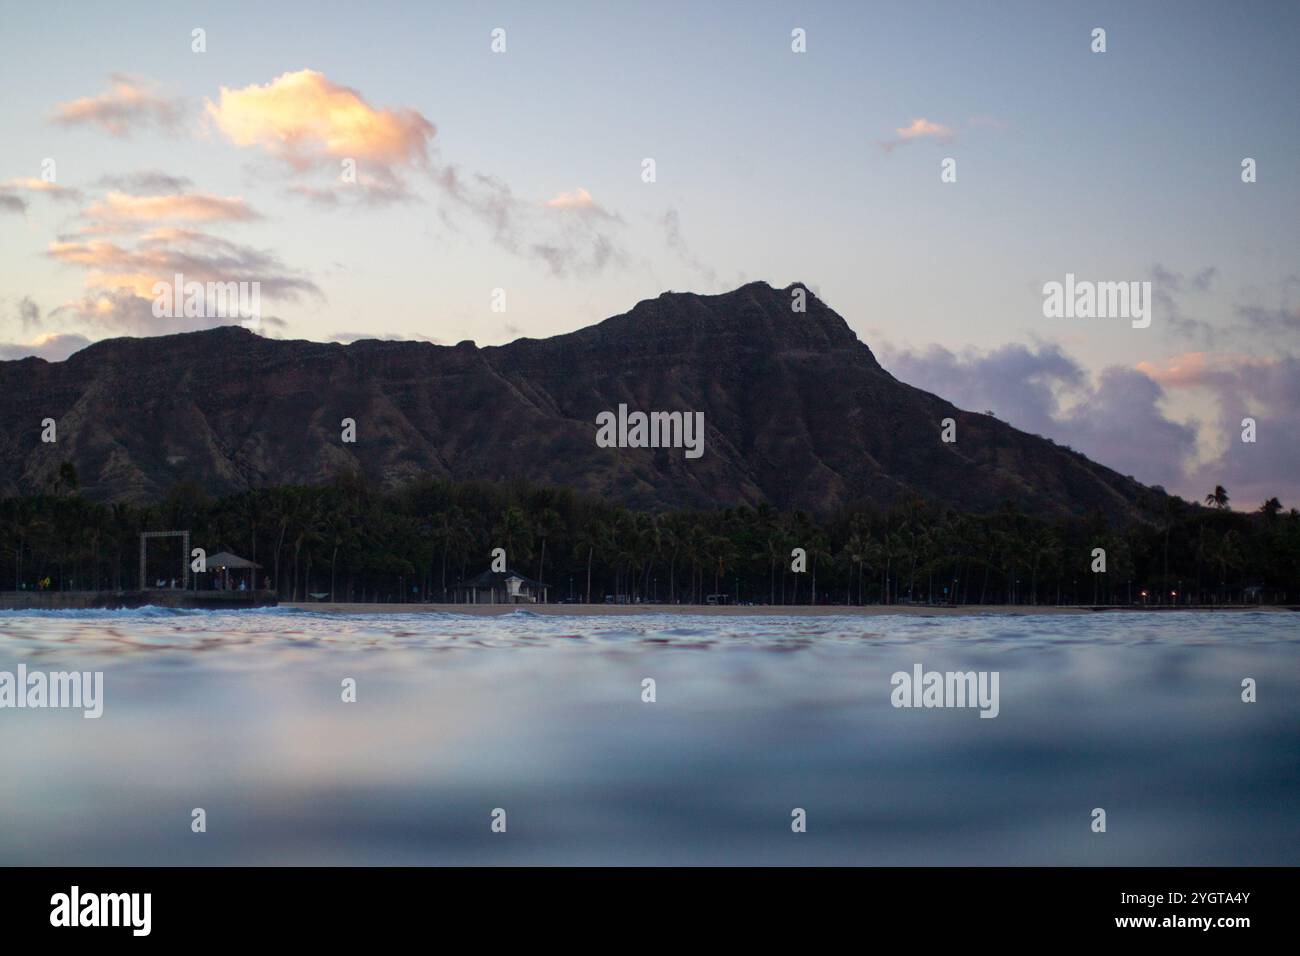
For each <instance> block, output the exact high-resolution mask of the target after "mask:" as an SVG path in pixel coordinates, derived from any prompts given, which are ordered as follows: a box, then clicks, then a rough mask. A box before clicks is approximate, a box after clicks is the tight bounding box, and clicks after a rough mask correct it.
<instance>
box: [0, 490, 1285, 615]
mask: <svg viewBox="0 0 1300 956" xmlns="http://www.w3.org/2000/svg"><path fill="white" fill-rule="evenodd" d="M1207 501H1208V502H1209V503H1210V505H1211V507H1208V508H1206V507H1201V506H1199V505H1194V504H1189V503H1187V502H1184V501H1182V500H1181V499H1178V498H1166V499H1162V501H1161V502H1160V503H1156V502H1154V501H1153V503H1152V507H1151V508H1150V513H1151V514H1153V515H1158V516H1159V517H1158V518H1157V519H1156V520H1154V521H1152V522H1150V523H1146V522H1137V523H1133V524H1131V525H1129V526H1126V527H1117V526H1115V525H1114V524H1113V523H1112V522H1110V521H1108V520H1107V518H1106V517H1105V516H1103V515H1101V514H1093V515H1091V516H1089V517H1087V518H1083V519H1071V520H1055V521H1049V520H1042V519H1036V518H1031V517H1029V516H1027V515H1024V514H1021V513H1020V512H1018V511H1017V510H1016V508H1015V507H1014V505H1012V504H1010V503H1004V504H1003V506H1002V507H1001V508H1000V509H998V510H997V511H995V512H993V513H989V514H962V513H958V512H956V511H954V510H952V509H951V508H947V507H943V506H939V505H935V504H933V503H930V502H926V501H923V500H921V499H919V498H913V499H911V500H907V501H904V502H901V503H899V504H896V505H894V506H892V507H889V508H887V509H882V508H879V507H876V506H874V505H872V504H863V505H860V506H855V507H846V508H843V509H841V510H839V511H837V512H835V513H833V514H828V515H822V516H813V515H809V514H806V513H804V512H802V511H789V512H781V511H777V510H775V509H773V508H771V507H769V506H768V505H760V506H758V507H757V508H747V507H740V508H727V509H719V510H714V511H667V512H660V513H648V512H638V511H631V510H628V509H627V508H625V507H623V506H621V505H618V504H615V503H611V502H609V501H607V500H604V499H599V498H593V497H588V496H584V495H581V494H578V493H576V492H574V491H572V490H569V489H564V488H553V487H540V486H536V485H529V484H525V483H522V482H515V483H453V482H448V481H425V482H419V483H415V484H412V485H409V486H407V487H405V488H403V489H401V490H398V491H380V490H378V489H376V488H374V487H372V486H370V485H368V484H367V483H366V482H365V481H364V480H363V479H361V478H360V477H358V476H356V475H345V476H342V477H339V478H338V479H336V480H335V481H332V482H330V483H328V484H324V485H314V486H298V485H291V486H283V487H274V488H262V489H257V490H252V491H246V492H243V493H240V494H236V495H231V496H227V497H223V498H219V499H215V500H214V499H212V498H210V497H209V496H208V495H207V494H205V492H204V491H203V489H202V488H200V487H199V486H197V485H195V484H192V483H182V484H178V485H176V486H174V487H173V488H172V489H171V490H170V492H169V493H168V494H167V495H166V497H165V498H164V499H163V500H162V501H160V502H158V503H157V504H156V505H153V506H150V507H136V506H132V505H126V504H115V505H103V504H96V503H93V502H90V501H88V500H85V499H84V498H82V497H81V496H80V495H79V494H78V491H77V481H76V475H75V472H74V471H71V470H67V471H60V473H59V480H58V482H57V487H56V488H54V491H53V493H52V494H46V495H40V496H33V497H23V498H9V499H6V500H4V501H3V502H0V546H2V548H3V551H2V552H0V580H2V581H4V582H5V586H6V587H7V586H10V585H11V586H12V587H14V588H15V589H22V588H26V589H30V588H33V587H36V586H37V582H38V581H43V579H44V578H46V577H48V578H49V579H50V582H51V583H50V585H49V586H50V587H52V588H55V589H59V590H132V589H134V588H135V587H136V586H137V576H138V563H137V562H138V535H139V533H140V532H141V531H145V530H173V529H188V530H190V531H191V532H192V544H193V546H195V547H202V548H204V549H205V550H206V551H207V552H208V553H209V554H213V553H216V552H217V551H220V550H226V551H232V552H235V553H237V554H240V555H242V556H244V557H247V558H251V559H252V560H254V561H257V562H258V563H259V564H261V565H262V570H261V571H259V572H258V584H259V585H261V584H262V583H263V581H269V583H270V585H271V587H273V588H274V590H275V591H276V592H277V593H278V595H279V596H280V598H281V599H282V600H286V601H303V600H306V599H307V596H308V595H309V594H313V593H315V594H321V593H324V594H328V595H329V596H330V598H329V599H331V600H335V601H364V602H371V601H382V602H396V601H441V600H443V599H444V597H445V596H446V595H447V594H448V593H449V590H450V588H451V586H452V585H453V584H454V583H455V582H456V581H459V580H462V579H464V578H466V577H469V576H471V575H473V574H476V573H478V572H480V571H483V570H485V569H486V568H487V566H488V563H489V560H490V552H491V550H492V549H493V548H497V547H501V548H505V549H506V553H507V560H508V562H509V565H510V566H511V567H513V568H517V569H519V570H520V571H524V572H525V573H532V572H534V571H535V572H536V574H537V576H538V577H539V578H541V579H543V580H546V581H547V583H548V584H549V585H550V598H551V600H552V601H577V602H581V601H595V602H597V603H600V602H602V601H605V600H612V601H620V602H630V603H639V602H669V603H704V602H705V601H706V600H707V599H708V596H709V595H724V596H725V599H726V600H728V601H731V602H741V603H754V604H773V605H781V604H838V605H846V604H880V603H883V604H898V603H918V604H1031V605H1032V604H1095V605H1141V604H1165V605H1167V604H1172V603H1177V604H1218V603H1288V602H1294V601H1296V600H1297V593H1296V592H1297V590H1298V589H1300V513H1298V512H1297V511H1296V510H1295V509H1291V510H1289V511H1287V510H1284V509H1283V508H1282V505H1281V503H1280V502H1279V501H1278V500H1277V499H1276V498H1270V499H1269V500H1268V501H1266V502H1264V504H1263V505H1262V506H1261V508H1260V509H1259V510H1258V511H1256V512H1253V513H1243V512H1238V511H1232V510H1230V509H1229V508H1228V506H1227V503H1228V495H1227V492H1226V491H1225V490H1224V489H1222V488H1221V487H1220V488H1216V489H1215V491H1214V492H1213V493H1212V494H1211V495H1208V496H1207ZM163 547H165V546H163V545H160V546H159V548H163ZM796 547H799V548H803V549H804V550H805V552H806V555H807V570H806V572H804V573H800V574H795V573H792V572H791V570H790V567H791V550H792V549H794V548H796ZM1099 547H1100V548H1104V549H1105V552H1106V573H1104V574H1094V573H1093V571H1092V562H1093V554H1092V552H1093V549H1094V548H1099ZM173 548H174V546H173ZM161 560H163V558H161V557H158V556H156V555H155V554H154V553H153V552H151V557H150V562H151V563H150V567H151V568H153V567H155V566H160V565H158V562H159V561H161ZM166 560H167V561H170V562H171V563H170V564H169V565H168V567H169V568H174V569H179V567H180V564H179V561H180V557H179V552H177V553H176V554H174V555H172V556H171V557H168V558H166ZM175 573H177V572H176V571H175V570H170V571H164V574H167V575H170V574H175Z"/></svg>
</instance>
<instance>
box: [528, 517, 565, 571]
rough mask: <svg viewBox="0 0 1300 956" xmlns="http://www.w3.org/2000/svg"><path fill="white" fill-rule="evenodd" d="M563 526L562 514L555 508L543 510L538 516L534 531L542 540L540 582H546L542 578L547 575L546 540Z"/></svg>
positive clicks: (539, 569) (539, 561) (539, 568)
mask: <svg viewBox="0 0 1300 956" xmlns="http://www.w3.org/2000/svg"><path fill="white" fill-rule="evenodd" d="M561 526H562V522H561V520H560V514H559V512H557V511H556V510H555V509H554V508H543V509H542V513H541V514H539V515H538V516H537V523H536V526H535V529H534V530H535V531H536V533H537V537H539V538H541V540H542V554H541V557H540V558H539V559H538V561H537V580H539V581H545V580H546V578H544V577H543V576H542V575H543V574H545V573H546V539H547V538H549V537H550V536H551V535H553V534H555V532H557V531H559V530H560V527H561Z"/></svg>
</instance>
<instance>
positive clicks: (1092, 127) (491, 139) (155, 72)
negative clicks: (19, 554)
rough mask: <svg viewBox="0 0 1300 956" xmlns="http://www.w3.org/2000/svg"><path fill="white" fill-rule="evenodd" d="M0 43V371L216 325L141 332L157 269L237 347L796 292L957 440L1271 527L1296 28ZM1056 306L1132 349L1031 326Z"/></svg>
mask: <svg viewBox="0 0 1300 956" xmlns="http://www.w3.org/2000/svg"><path fill="white" fill-rule="evenodd" d="M0 16H2V18H3V22H4V29H3V31H0V88H2V89H3V90H4V91H5V93H4V96H3V97H2V98H0V143H3V147H2V148H0V358H3V359H13V358H20V357H23V356H26V355H37V356H40V357H43V358H46V359H48V360H51V361H55V360H60V359H62V358H64V357H66V356H67V355H68V354H70V353H71V352H73V351H75V350H76V349H78V348H81V347H84V346H85V345H86V344H88V343H90V342H93V341H96V340H99V339H102V338H109V337H116V336H121V335H156V334H165V333H170V332H176V331H188V330H191V329H194V328H200V327H205V326H208V325H214V324H227V323H229V322H230V321H232V319H231V318H229V317H219V316H218V317H212V318H205V317H197V318H195V317H191V318H185V317H184V316H180V317H175V318H173V317H168V316H162V317H157V316H155V314H154V311H155V310H154V309H153V305H154V300H155V298H156V295H155V292H154V284H155V283H156V282H157V281H159V280H170V279H171V277H172V276H173V275H174V274H175V273H176V272H181V273H183V274H184V275H185V276H186V277H187V278H190V279H196V280H198V281H238V280H245V281H250V282H253V281H256V282H258V283H259V288H260V294H261V309H260V313H261V321H260V323H259V324H258V326H257V331H259V332H260V333H261V334H264V335H270V336H275V337H281V338H303V339H312V340H320V341H327V340H333V341H343V342H346V341H352V340H355V339H357V338H361V337H389V338H402V339H425V340H430V341H434V342H438V343H442V344H447V345H451V344H455V343H456V342H459V341H461V340H465V339H472V340H474V341H475V342H477V343H478V344H479V345H490V344H500V343H504V342H508V341H511V340H513V339H516V338H519V337H521V336H528V337H534V338H539V337H544V336H549V335H554V334H558V333H562V332H568V331H572V330H574V329H577V328H581V327H583V326H586V325H590V324H592V323H594V322H598V321H600V320H601V319H603V318H606V317H608V316H610V315H616V314H620V313H623V312H626V311H628V310H629V309H631V308H632V306H633V305H635V304H636V302H638V301H640V300H642V299H646V298H653V297H655V296H657V295H659V294H660V293H662V292H664V291H667V290H675V291H692V292H698V293H706V294H707V293H719V292H724V291H728V290H730V289H732V288H735V287H736V286H739V285H741V284H744V283H746V282H750V281H754V280H760V279H761V280H765V281H767V282H770V283H771V284H772V285H774V286H777V287H783V286H785V285H788V284H789V283H791V282H796V281H798V282H803V283H806V284H807V285H808V286H809V287H810V288H812V289H813V290H814V291H815V292H816V293H817V295H818V296H819V297H820V298H822V299H823V300H824V301H825V302H826V303H827V304H828V305H830V306H831V307H832V308H833V309H835V310H836V311H837V312H838V313H840V314H841V315H842V316H844V318H845V319H846V321H847V322H848V323H849V325H850V326H851V327H852V328H853V329H854V331H855V332H856V333H857V334H858V335H859V337H860V338H861V339H862V340H863V341H864V342H866V343H867V344H868V345H870V346H871V347H872V349H873V350H874V351H875V353H876V355H877V357H878V358H879V359H880V361H881V363H882V364H883V365H884V366H885V368H887V369H888V370H890V371H891V372H892V373H893V374H895V375H896V376H897V377H899V378H900V379H902V380H903V381H906V382H909V383H911V384H914V385H917V386H919V387H922V388H925V389H926V390H928V391H933V392H936V393H938V394H940V395H943V396H944V397H945V398H948V399H949V400H951V401H953V402H954V403H956V404H957V405H959V406H961V407H964V408H969V409H972V410H975V411H983V410H986V409H987V410H991V411H993V412H994V413H995V414H997V415H998V416H999V417H1000V418H1002V419H1004V420H1006V421H1008V422H1010V423H1011V424H1013V425H1016V426H1017V427H1021V428H1024V429H1026V430H1028V431H1033V432H1035V433H1038V434H1042V435H1046V436H1048V437H1051V438H1053V439H1055V440H1057V441H1059V442H1062V443H1065V444H1069V445H1071V446H1072V447H1074V448H1076V449H1078V450H1079V451H1082V452H1084V453H1085V454H1088V455H1089V456H1091V457H1093V458H1095V459H1097V460H1098V461H1100V462H1102V463H1104V464H1106V465H1109V466H1111V467H1113V468H1115V469H1116V470H1118V471H1120V472H1122V473H1124V474H1131V475H1133V476H1134V477H1136V478H1138V479H1139V480H1141V481H1144V482H1147V483H1151V484H1160V485H1163V486H1164V487H1166V488H1168V489H1169V490H1171V491H1175V492H1178V493H1180V494H1183V495H1184V496H1187V497H1192V498H1195V499H1198V500H1199V499H1201V498H1203V497H1204V495H1205V494H1206V493H1207V492H1209V491H1210V490H1211V489H1212V488H1213V487H1214V485H1215V484H1223V485H1224V486H1225V487H1227V489H1228V491H1229V494H1230V495H1231V498H1232V505H1233V507H1236V508H1243V509H1254V508H1257V507H1258V506H1259V504H1260V503H1261V502H1262V501H1263V500H1264V499H1265V498H1266V497H1269V496H1273V495H1276V496H1279V497H1280V498H1281V499H1282V502H1283V504H1284V505H1286V506H1288V507H1290V506H1295V505H1300V450H1298V449H1300V444H1298V443H1297V441H1296V435H1297V429H1298V428H1300V255H1298V252H1297V250H1300V241H1298V240H1300V185H1298V183H1300V95H1297V91H1298V90H1300V57H1298V56H1297V54H1296V48H1297V40H1300V4H1296V3H1290V2H1285V3H1262V2H1261V3H1247V4H1240V3H1228V2H1222V3H1197V2H1170V3H1160V2H1142V3H1132V2H1127V3H1114V4H1106V3H1101V4H1098V3H1093V4H1087V5H1083V4H1076V5H1067V4H1043V3H998V4H970V3H959V2H939V3H924V2H899V3H867V2H854V3H848V2H845V3H806V4H804V3H746V4H740V3H711V4H700V3H665V2H654V3H638V2H633V0H628V2H620V3H617V4H604V3H590V4H588V3H576V2H575V3H571V2H559V3H549V4H538V3H524V4H487V3H463V4H460V3H438V4H427V3H409V4H403V3H367V4H355V3H312V4H305V3H292V2H284V3H275V4H268V3H259V4H245V3H222V4H205V3H196V4H167V5H162V4H128V5H100V4H90V3H63V4H60V3H43V4H27V3H22V4H19V3H14V2H10V0H0ZM1097 28H1101V29H1104V30H1105V46H1106V49H1105V51H1104V52H1095V51H1094V50H1093V46H1094V45H1095V42H1096V41H1095V40H1094V36H1093V31H1094V30H1095V29H1097ZM195 30H201V31H202V34H201V35H200V36H201V39H202V43H201V44H198V43H197V41H196V39H195V32H194V31H195ZM796 30H798V31H802V34H801V36H802V38H803V43H802V46H803V48H804V49H803V51H802V52H796V50H795V49H794V47H795V46H798V45H800V44H799V43H798V38H797V37H795V36H794V35H793V32H794V31H796ZM496 31H504V32H503V33H502V32H496ZM196 45H201V46H202V47H203V49H202V51H198V50H196V49H195V47H196ZM494 46H495V47H496V49H494ZM1246 158H1250V159H1253V160H1254V161H1255V181H1254V182H1249V183H1247V182H1243V173H1242V163H1243V160H1244V159H1246ZM648 159H649V160H653V176H652V177H651V176H649V175H648V174H647V166H646V160H648ZM946 159H952V160H955V171H956V181H955V182H944V181H942V178H941V171H942V163H943V161H944V160H946ZM349 163H351V164H352V165H351V167H349V165H348V164H349ZM349 177H350V178H349ZM1067 273H1070V274H1074V275H1076V276H1077V277H1079V278H1080V279H1087V280H1093V281H1098V282H1110V281H1114V282H1119V281H1126V282H1127V281H1134V282H1136V281H1145V282H1150V283H1151V289H1152V298H1153V303H1152V321H1151V324H1150V326H1149V327H1148V328H1134V327H1133V326H1132V323H1130V322H1129V321H1127V320H1126V319H1123V318H1118V319H1117V318H1048V317H1045V316H1044V312H1043V300H1044V294H1043V286H1044V284H1045V283H1048V282H1052V281H1058V282H1063V281H1064V280H1065V276H1066V274H1067ZM235 320H238V317H236V319H235ZM794 320H795V318H794V316H792V321H794ZM1246 417H1250V418H1252V419H1254V420H1255V422H1256V426H1255V429H1256V431H1255V438H1256V440H1255V441H1254V442H1243V441H1242V440H1241V435H1242V430H1243V429H1242V425H1241V422H1242V419H1243V418H1246Z"/></svg>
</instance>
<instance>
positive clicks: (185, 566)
mask: <svg viewBox="0 0 1300 956" xmlns="http://www.w3.org/2000/svg"><path fill="white" fill-rule="evenodd" d="M150 538H183V539H184V541H183V542H182V544H183V547H182V548H181V590H183V591H187V590H189V586H190V533H189V532H188V531H141V532H140V590H141V591H152V590H155V589H154V588H150V587H146V585H145V564H144V558H145V552H146V551H147V550H148V540H149V539H150Z"/></svg>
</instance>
